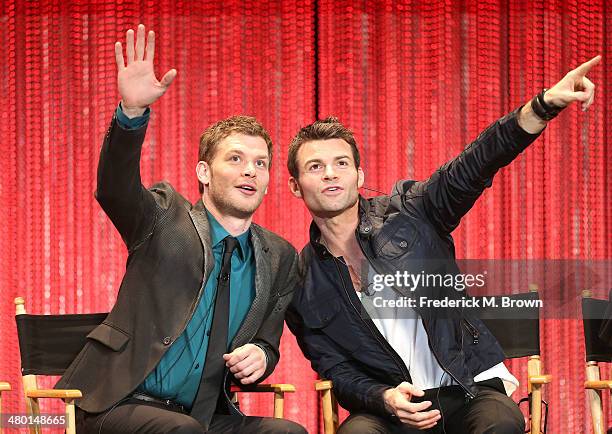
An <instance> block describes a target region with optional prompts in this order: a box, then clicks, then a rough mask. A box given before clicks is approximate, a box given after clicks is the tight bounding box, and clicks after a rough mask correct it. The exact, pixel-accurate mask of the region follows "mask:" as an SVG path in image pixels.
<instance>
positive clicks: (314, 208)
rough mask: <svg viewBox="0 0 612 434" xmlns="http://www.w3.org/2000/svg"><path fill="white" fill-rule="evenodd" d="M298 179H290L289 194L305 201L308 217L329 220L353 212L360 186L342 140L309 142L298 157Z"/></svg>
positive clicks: (348, 148) (360, 177)
mask: <svg viewBox="0 0 612 434" xmlns="http://www.w3.org/2000/svg"><path fill="white" fill-rule="evenodd" d="M296 160H297V168H298V170H299V175H298V177H297V179H296V178H294V177H291V178H290V180H289V186H290V188H291V191H292V193H293V194H294V195H295V196H296V197H299V198H302V199H303V200H304V203H305V204H306V207H307V208H308V210H309V211H310V213H311V214H313V215H314V216H317V217H321V218H331V217H335V216H337V215H340V214H342V213H343V212H347V211H348V210H350V209H352V208H354V207H355V206H356V204H357V201H358V199H359V191H358V190H359V188H361V186H362V185H363V180H364V176H363V171H362V170H361V169H360V168H359V169H358V168H356V167H355V160H354V159H353V153H352V150H351V146H350V145H349V144H348V143H347V142H346V141H344V140H343V139H327V140H312V141H309V142H305V143H303V144H302V145H301V146H300V149H299V151H298V153H297V159H296Z"/></svg>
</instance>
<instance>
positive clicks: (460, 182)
mask: <svg viewBox="0 0 612 434" xmlns="http://www.w3.org/2000/svg"><path fill="white" fill-rule="evenodd" d="M520 109H521V107H519V108H518V109H516V110H514V111H512V112H510V113H509V114H507V115H506V116H504V117H502V118H501V119H499V120H497V121H496V122H494V123H493V124H492V125H490V126H489V127H488V128H487V129H486V130H484V131H483V132H482V133H481V134H480V135H479V136H478V137H477V138H476V140H474V141H473V142H472V143H471V144H469V145H468V146H467V147H466V148H465V149H464V150H463V152H461V154H459V155H458V156H457V157H455V158H454V159H452V160H451V161H449V162H448V163H446V164H444V165H443V166H442V167H440V168H439V169H438V170H437V171H436V172H435V173H434V174H433V175H432V176H431V177H430V178H429V179H428V180H426V181H424V182H418V183H416V184H415V183H410V182H407V181H400V182H399V183H398V184H396V186H395V189H394V194H400V195H402V196H403V197H404V200H406V199H410V198H415V197H421V198H422V199H423V200H422V203H423V207H424V211H425V213H426V214H427V217H428V218H429V220H430V221H431V222H432V223H433V225H434V226H435V227H436V229H437V230H438V232H440V233H441V234H443V235H445V234H449V233H450V232H452V231H453V230H454V229H455V228H456V227H457V225H458V224H459V222H460V220H461V218H462V217H463V216H464V215H465V214H466V213H467V212H468V211H469V210H470V208H472V206H473V205H474V203H475V202H476V199H478V197H479V196H480V195H481V194H482V192H483V191H484V189H485V188H488V187H490V186H491V185H492V182H493V176H494V175H495V174H496V173H497V171H498V170H499V169H501V168H502V167H504V166H506V165H508V164H510V162H511V161H512V160H514V159H515V158H516V157H517V156H518V155H519V154H520V153H521V152H522V151H523V150H524V149H525V148H526V147H527V146H529V145H530V144H531V143H532V142H533V141H534V140H535V139H536V138H537V137H538V136H539V134H530V133H527V132H526V131H525V130H523V129H522V128H521V127H520V126H519V124H518V113H519V111H520Z"/></svg>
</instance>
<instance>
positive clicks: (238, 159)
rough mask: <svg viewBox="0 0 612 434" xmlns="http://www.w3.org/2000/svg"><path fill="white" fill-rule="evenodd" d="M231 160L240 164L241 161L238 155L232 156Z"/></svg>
mask: <svg viewBox="0 0 612 434" xmlns="http://www.w3.org/2000/svg"><path fill="white" fill-rule="evenodd" d="M230 160H231V161H235V162H238V161H240V157H239V156H238V155H232V156H231V157H230Z"/></svg>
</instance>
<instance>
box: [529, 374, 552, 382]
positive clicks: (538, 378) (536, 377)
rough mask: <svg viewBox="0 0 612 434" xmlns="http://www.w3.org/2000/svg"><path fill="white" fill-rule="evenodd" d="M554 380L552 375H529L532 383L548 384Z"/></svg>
mask: <svg viewBox="0 0 612 434" xmlns="http://www.w3.org/2000/svg"><path fill="white" fill-rule="evenodd" d="M551 381H552V375H532V376H531V377H529V382H530V383H531V384H548V383H550V382H551Z"/></svg>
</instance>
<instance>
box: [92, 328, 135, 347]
mask: <svg viewBox="0 0 612 434" xmlns="http://www.w3.org/2000/svg"><path fill="white" fill-rule="evenodd" d="M87 338H88V339H93V340H94V341H98V342H100V343H101V344H102V345H105V346H107V347H108V348H110V349H111V350H113V351H121V350H122V349H123V347H124V346H125V344H127V342H128V341H129V340H130V335H129V334H127V333H126V332H124V331H123V330H120V329H118V328H116V327H114V326H111V325H109V324H107V323H105V322H103V323H102V324H100V325H99V326H98V327H96V328H95V329H93V330H92V331H91V333H89V334H88V335H87Z"/></svg>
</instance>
